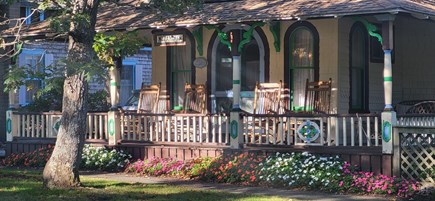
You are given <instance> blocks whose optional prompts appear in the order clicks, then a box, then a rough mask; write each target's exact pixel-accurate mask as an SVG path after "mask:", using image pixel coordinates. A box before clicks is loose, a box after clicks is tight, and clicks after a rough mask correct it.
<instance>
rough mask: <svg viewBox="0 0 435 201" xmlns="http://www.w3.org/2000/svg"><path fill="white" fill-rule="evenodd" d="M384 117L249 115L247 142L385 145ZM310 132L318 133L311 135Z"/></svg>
mask: <svg viewBox="0 0 435 201" xmlns="http://www.w3.org/2000/svg"><path fill="white" fill-rule="evenodd" d="M380 120H381V117H380V115H378V114H361V115H358V114H351V115H302V114H286V115H250V114H246V115H244V117H243V133H244V143H245V144H256V145H258V144H263V145H317V146H360V147H361V146H379V145H381V138H380V136H381V134H380V131H381V129H380ZM304 127H305V128H304ZM307 128H311V130H312V131H307V130H306V129H307ZM304 129H305V130H304ZM308 132H312V133H315V134H316V135H313V136H312V137H310V138H307V134H308Z"/></svg>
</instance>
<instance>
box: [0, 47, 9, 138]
mask: <svg viewBox="0 0 435 201" xmlns="http://www.w3.org/2000/svg"><path fill="white" fill-rule="evenodd" d="M2 53H4V50H3V49H1V48H0V54H2ZM8 63H9V59H5V58H1V59H0V78H2V79H0V80H1V81H0V122H1V123H0V142H4V141H5V140H6V110H7V109H8V107H9V103H8V101H9V99H8V97H9V96H8V93H5V92H3V89H4V85H3V80H4V79H3V78H4V76H5V72H6V69H8V66H9V65H8Z"/></svg>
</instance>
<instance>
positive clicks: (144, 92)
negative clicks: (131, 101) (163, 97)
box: [137, 84, 160, 113]
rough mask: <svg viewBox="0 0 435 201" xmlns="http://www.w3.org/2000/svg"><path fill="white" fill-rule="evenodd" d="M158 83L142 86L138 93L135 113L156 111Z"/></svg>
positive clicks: (158, 92) (158, 94)
mask: <svg viewBox="0 0 435 201" xmlns="http://www.w3.org/2000/svg"><path fill="white" fill-rule="evenodd" d="M159 96H160V85H156V84H154V85H150V86H144V85H143V86H142V88H141V90H140V93H139V101H138V104H137V113H157V108H158V103H159Z"/></svg>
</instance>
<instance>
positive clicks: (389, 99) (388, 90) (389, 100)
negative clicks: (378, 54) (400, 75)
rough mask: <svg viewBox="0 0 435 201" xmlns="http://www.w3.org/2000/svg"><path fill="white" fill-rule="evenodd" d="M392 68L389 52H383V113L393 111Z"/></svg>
mask: <svg viewBox="0 0 435 201" xmlns="http://www.w3.org/2000/svg"><path fill="white" fill-rule="evenodd" d="M392 71H393V68H392V64H391V50H384V98H385V108H384V111H391V110H393V72H392Z"/></svg>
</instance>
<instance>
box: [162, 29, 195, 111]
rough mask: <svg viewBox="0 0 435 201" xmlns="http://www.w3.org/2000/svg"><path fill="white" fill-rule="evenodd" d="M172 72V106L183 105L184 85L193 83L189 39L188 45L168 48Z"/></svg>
mask: <svg viewBox="0 0 435 201" xmlns="http://www.w3.org/2000/svg"><path fill="white" fill-rule="evenodd" d="M168 48H170V49H169V52H170V65H171V71H172V73H171V74H172V79H171V80H172V97H171V100H172V105H173V106H175V105H183V99H184V85H185V84H186V83H192V79H191V74H192V65H193V64H192V46H191V42H190V40H189V39H188V38H186V45H184V46H174V47H168Z"/></svg>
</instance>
